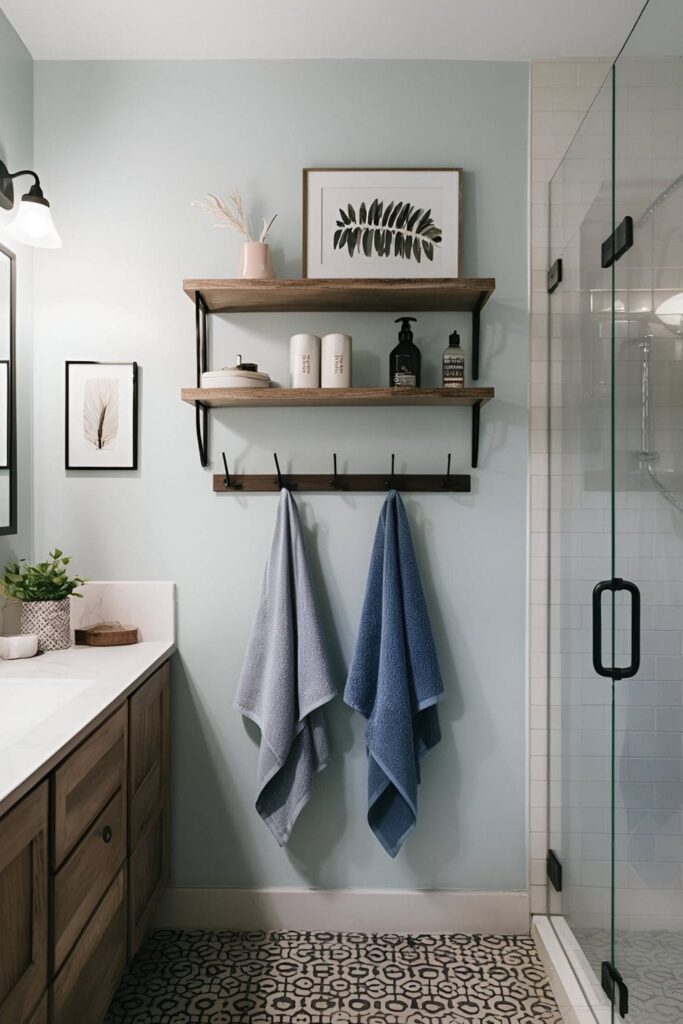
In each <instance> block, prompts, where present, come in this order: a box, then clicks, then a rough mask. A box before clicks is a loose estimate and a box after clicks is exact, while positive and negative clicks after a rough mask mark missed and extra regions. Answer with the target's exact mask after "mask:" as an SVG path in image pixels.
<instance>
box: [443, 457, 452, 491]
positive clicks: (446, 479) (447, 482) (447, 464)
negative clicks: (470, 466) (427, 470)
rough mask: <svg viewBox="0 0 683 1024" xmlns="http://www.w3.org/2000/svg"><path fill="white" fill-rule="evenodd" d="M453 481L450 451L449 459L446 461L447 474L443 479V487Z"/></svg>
mask: <svg viewBox="0 0 683 1024" xmlns="http://www.w3.org/2000/svg"><path fill="white" fill-rule="evenodd" d="M450 481H451V453H450V452H449V453H448V461H447V462H446V475H445V477H444V478H443V480H442V481H441V486H442V487H448V485H449V483H450Z"/></svg>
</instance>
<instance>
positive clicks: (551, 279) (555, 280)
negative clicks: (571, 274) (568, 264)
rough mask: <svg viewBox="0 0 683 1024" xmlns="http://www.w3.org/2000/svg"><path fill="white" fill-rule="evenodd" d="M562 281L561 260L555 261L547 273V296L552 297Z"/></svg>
mask: <svg viewBox="0 0 683 1024" xmlns="http://www.w3.org/2000/svg"><path fill="white" fill-rule="evenodd" d="M561 281H562V260H561V259H559V260H555V262H554V263H553V265H552V267H551V268H550V270H549V271H548V295H552V294H553V292H554V291H555V289H556V288H557V286H558V285H559V284H560V283H561Z"/></svg>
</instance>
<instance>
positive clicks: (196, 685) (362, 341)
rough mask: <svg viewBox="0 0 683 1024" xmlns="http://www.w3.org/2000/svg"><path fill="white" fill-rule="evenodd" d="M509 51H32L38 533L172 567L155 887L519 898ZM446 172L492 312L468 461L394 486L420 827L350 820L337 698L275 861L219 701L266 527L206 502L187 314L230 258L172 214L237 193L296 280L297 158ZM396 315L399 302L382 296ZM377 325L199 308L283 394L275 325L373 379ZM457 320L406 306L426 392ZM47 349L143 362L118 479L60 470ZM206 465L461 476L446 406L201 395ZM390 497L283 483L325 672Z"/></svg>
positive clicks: (471, 269)
mask: <svg viewBox="0 0 683 1024" xmlns="http://www.w3.org/2000/svg"><path fill="white" fill-rule="evenodd" d="M527 75H528V69H527V67H526V66H525V65H522V64H505V63H497V64H488V63H445V62H408V61H406V62H374V61H368V62H342V61H339V62H334V61H329V62H319V61H303V62H277V61H273V62H263V63H261V62H244V63H242V62H228V63H226V62H205V63H193V62H178V63H174V62H172V63H165V62H156V63H151V62H150V63H147V62H144V63H130V62H118V63H97V64H95V63H49V62H48V63H37V64H36V78H35V89H36V100H35V117H36V126H35V135H36V163H37V164H38V165H39V166H40V169H41V174H42V175H43V176H44V178H45V181H46V182H47V181H49V182H50V199H51V200H52V203H53V210H54V214H55V219H56V221H57V223H58V227H59V229H60V231H61V233H62V237H63V240H64V249H63V250H62V251H61V252H59V253H57V254H54V253H41V254H40V255H39V258H38V266H37V324H36V335H37V338H36V344H37V349H36V356H37V358H36V402H35V404H36V428H35V429H36V436H35V458H36V474H35V485H36V509H37V514H36V547H37V551H39V552H42V551H44V550H46V549H47V548H48V547H49V546H51V545H53V544H59V545H60V546H61V547H62V548H64V549H65V550H66V551H69V552H72V553H74V554H75V555H76V565H77V567H78V569H80V570H81V571H82V572H83V573H84V574H85V575H87V576H89V577H91V578H104V579H107V578H116V577H118V578H124V579H125V578H129V579H135V578H142V579H169V578H170V579H175V580H176V581H177V584H178V611H179V634H178V644H179V648H180V652H181V662H182V665H181V667H180V668H179V670H178V672H177V673H176V676H175V681H174V750H173V808H174V821H173V877H174V881H175V883H176V884H180V885H192V884H197V885H235V886H278V885H302V884H303V885H315V886H323V887H346V886H351V887H365V886H367V887H379V888H384V887H386V888H430V887H436V888H474V889H521V888H525V886H526V873H525V642H524V636H525V628H524V625H525V610H524V609H525V575H526V526H525V523H526V463H527V366H528V362H527V270H526V267H527V247H526V245H527V239H526V221H527V167H526V160H527V113H528V110H527V93H528V82H527ZM326 165H327V166H342V167H343V166H351V167H353V166H360V167H372V166H388V167H391V166H397V167H400V166H435V167H448V166H462V167H464V168H465V170H466V174H465V219H464V267H463V273H464V274H465V275H467V276H477V275H481V276H488V275H491V276H494V277H496V279H497V282H498V283H497V289H496V294H495V298H494V300H493V301H492V302H491V304H490V306H489V307H487V310H486V312H485V315H484V318H483V321H484V329H483V361H482V382H483V383H490V384H494V385H495V386H496V389H497V397H496V401H495V402H494V403H492V404H491V405H490V406H488V407H487V408H486V409H485V410H484V413H483V437H482V452H481V470H480V471H479V472H476V473H475V474H474V477H473V490H472V494H471V495H466V496H462V497H458V496H442V495H418V496H412V497H410V498H409V499H408V500H407V506H408V508H409V512H410V517H411V520H412V524H413V529H414V537H415V542H416V546H417V550H418V554H419V557H420V559H421V563H422V566H423V572H424V581H425V588H426V592H427V597H428V601H429V604H430V608H431V611H432V615H433V623H434V628H435V633H436V638H437V642H438V647H439V652H440V656H441V660H442V664H443V670H444V676H445V683H446V691H447V698H446V700H445V701H444V703H443V705H442V711H441V717H442V723H443V733H444V738H443V742H442V743H441V745H440V747H439V748H438V749H437V750H436V752H435V753H434V754H433V755H431V757H430V758H429V760H428V762H426V763H425V768H424V784H423V787H422V789H421V793H420V801H421V803H420V821H419V826H418V829H417V832H416V833H415V834H414V835H413V836H412V837H411V838H410V839H409V841H408V842H407V843H406V846H405V848H404V851H403V852H402V854H401V855H400V856H399V857H398V858H397V860H396V861H390V860H389V858H388V857H387V856H386V855H385V854H384V852H383V851H382V850H381V848H380V847H379V845H378V844H377V842H376V841H375V840H374V838H373V837H372V836H371V834H370V832H369V830H368V828H367V825H366V822H365V812H364V803H365V792H366V760H365V751H364V747H363V739H362V728H361V723H360V722H359V721H358V720H357V719H356V717H355V716H354V715H352V714H351V713H350V712H349V711H348V710H346V709H345V708H344V707H343V706H342V705H341V704H338V706H337V707H336V708H335V709H334V712H333V714H332V725H333V734H334V735H333V741H334V750H335V759H334V764H333V766H332V767H331V768H330V769H328V770H327V771H326V772H325V773H324V774H323V775H322V776H321V777H320V778H319V780H318V781H317V784H316V787H315V794H314V798H313V800H312V802H311V803H310V805H309V806H308V807H307V808H306V810H305V811H304V813H303V815H302V818H301V819H300V821H299V824H298V826H297V828H296V829H295V832H294V836H293V839H292V842H291V845H290V847H289V848H288V849H287V850H285V851H281V850H280V849H279V848H278V847H277V846H276V845H275V843H274V841H273V840H272V838H271V836H270V834H269V833H268V832H267V830H266V829H265V827H264V826H263V824H262V823H261V821H260V819H258V818H257V816H256V814H255V812H254V809H253V806H252V804H253V787H254V779H255V767H256V750H255V747H254V740H253V736H252V735H251V734H250V732H249V731H248V730H246V729H245V727H244V725H243V723H242V721H241V719H240V717H239V716H238V715H237V713H236V712H235V711H234V710H233V709H232V699H233V694H234V691H235V685H236V681H237V677H238V674H239V670H240V665H241V662H242V658H243V654H244V648H245V644H246V640H247V636H248V632H249V629H250V626H251V620H252V616H253V612H254V605H255V601H256V598H257V594H258V591H259V587H260V583H261V576H262V572H263V566H264V561H265V557H266V553H267V550H268V545H269V541H270V536H271V531H272V527H273V521H274V514H275V503H276V499H275V497H273V496H267V495H266V496H248V497H241V498H240V497H233V496H215V495H213V494H212V492H211V476H210V471H208V470H207V471H203V470H202V469H201V468H200V467H199V464H198V459H197V452H196V447H195V439H194V414H193V411H192V410H191V409H190V408H189V407H187V406H184V405H182V404H181V402H180V395H179V392H180V388H181V386H183V385H188V384H192V383H193V375H194V333H193V332H194V313H193V309H192V306H191V305H190V302H189V301H188V299H187V298H186V297H185V296H184V295H183V293H182V289H181V281H182V279H183V277H201V276H207V277H221V276H227V277H230V276H234V274H235V269H236V256H237V249H238V239H237V238H236V237H234V236H233V235H232V234H230V233H228V232H226V231H217V230H214V229H213V228H212V227H211V226H210V221H209V219H208V218H207V217H206V216H205V215H203V214H202V213H200V212H199V211H196V210H192V209H191V208H190V200H191V199H193V198H199V197H201V196H202V194H203V193H204V192H205V191H207V190H211V191H217V192H220V193H224V192H226V191H227V190H228V189H229V188H230V187H231V186H235V185H236V186H238V187H239V188H240V189H241V190H242V192H243V194H244V196H245V197H246V199H247V201H248V203H249V205H250V207H251V208H252V209H253V211H254V214H255V215H256V216H258V217H261V216H263V215H265V214H267V213H270V212H271V211H277V212H278V214H279V217H278V220H277V222H276V227H275V230H274V241H275V260H276V264H277V270H278V272H279V274H280V276H288V275H289V276H298V275H299V273H300V238H301V227H300V225H301V169H302V168H303V167H306V166H326ZM409 312H411V311H410V310H402V309H397V310H396V311H395V313H396V315H398V314H399V313H409ZM392 320H393V317H392V316H389V315H378V314H374V315H360V314H355V315H340V314H330V315H306V316H301V315H286V316H285V315H269V316H265V315H263V316H238V317H235V318H233V319H232V320H231V319H228V318H224V319H220V320H217V321H216V322H215V323H214V337H213V353H214V354H213V364H214V366H222V365H225V364H226V363H229V362H232V360H233V359H234V356H235V355H236V353H238V352H240V353H242V354H243V355H244V357H245V358H249V359H253V360H256V361H258V362H259V363H260V364H261V365H262V366H263V367H264V368H265V369H267V370H268V371H269V372H270V373H271V374H272V375H273V376H274V377H275V378H276V379H277V380H280V381H282V382H285V383H286V380H287V364H288V338H289V335H290V334H292V333H295V332H296V331H307V330H313V331H315V332H316V333H319V334H322V333H325V332H326V331H329V330H344V331H348V332H349V333H351V334H352V335H353V338H354V352H355V360H356V362H355V368H356V370H357V373H356V375H355V383H357V384H362V383H366V384H371V383H382V384H383V383H384V381H385V379H386V375H387V365H388V354H389V351H390V349H391V348H392V346H393V345H394V343H395V337H396V327H395V325H394V324H393V323H392ZM454 327H458V328H459V329H460V330H461V331H462V332H463V335H464V337H465V339H466V345H469V323H468V318H467V317H465V316H443V315H423V316H421V317H420V320H419V323H418V325H417V340H418V343H419V344H420V346H421V348H422V351H423V357H424V361H425V364H426V369H425V380H424V383H426V384H429V383H437V381H438V365H439V362H438V361H439V356H440V353H441V350H442V349H443V348H444V346H445V344H446V338H447V335H448V333H449V332H450V331H451V330H452V329H453V328H454ZM65 359H101V360H108V359H109V360H111V359H117V360H132V359H136V360H138V362H139V363H140V366H141V368H142V369H141V373H142V387H141V433H140V444H141V463H140V470H139V472H137V473H128V474H120V473H119V474H117V473H109V474H100V475H98V476H93V475H92V474H88V473H80V474H79V473H72V474H70V475H68V476H67V475H66V474H65V471H64V468H63V466H64V455H63V434H62V419H63V394H62V392H63V375H64V361H65ZM211 448H212V456H213V460H214V468H215V469H217V465H218V464H217V460H218V458H219V453H220V450H221V449H222V448H225V449H226V450H227V452H228V453H229V455H230V459H231V463H232V465H233V466H238V467H240V468H241V469H242V470H247V471H251V472H266V471H270V470H271V469H272V452H273V450H274V449H275V448H277V450H278V452H279V454H280V456H281V461H282V463H283V465H284V466H285V467H286V468H288V469H289V468H291V469H293V470H294V469H299V470H308V471H325V470H327V469H328V468H329V467H330V465H331V456H332V452H333V451H336V452H338V454H339V458H340V460H341V465H344V464H348V465H350V466H351V467H353V469H355V470H357V471H363V470H372V469H374V470H375V471H376V470H378V469H380V470H381V469H383V468H384V467H386V466H388V460H389V454H390V453H391V452H392V451H395V452H396V455H397V470H403V469H404V468H410V469H412V470H416V471H420V470H421V471H423V472H429V471H433V472H439V471H441V470H443V468H444V467H445V462H446V454H447V452H448V451H449V450H450V451H452V452H453V453H454V460H455V462H454V465H455V467H457V468H458V469H462V470H466V469H467V465H468V454H469V416H468V413H467V411H465V410H462V411H452V412H446V411H442V410H432V409H412V410H411V409H408V410H405V409H404V410H399V409H396V410H380V409H365V410H354V411H348V410H326V409H312V410H288V411H275V410H272V411H268V412H264V411H258V410H236V411H232V412H231V411H230V410H222V411H219V412H218V413H217V414H216V416H215V417H214V426H213V435H212V445H211ZM381 502H382V497H381V495H353V496H349V497H341V496H331V495H329V496H313V497H306V498H305V499H304V500H301V501H300V508H301V511H302V515H303V519H304V521H305V523H306V527H307V535H308V540H309V542H310V556H311V561H312V562H313V565H314V566H315V573H316V576H317V578H318V581H319V584H320V592H321V603H322V609H323V617H324V620H325V622H326V624H327V628H328V631H329V637H330V646H331V649H332V651H333V653H334V660H335V664H336V668H337V672H338V678H339V683H340V686H341V684H342V682H343V679H344V669H345V666H346V664H347V661H348V658H349V655H350V651H351V648H352V645H353V640H354V635H355V631H356V628H357V624H358V616H359V611H360V605H361V600H362V596H363V590H364V584H365V574H366V570H367V564H368V557H369V552H370V547H371V543H372V539H373V534H374V529H375V523H376V519H377V515H378V512H379V509H380V506H381Z"/></svg>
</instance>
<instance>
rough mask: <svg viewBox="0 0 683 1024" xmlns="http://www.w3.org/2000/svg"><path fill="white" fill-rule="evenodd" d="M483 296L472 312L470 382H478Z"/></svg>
mask: <svg viewBox="0 0 683 1024" xmlns="http://www.w3.org/2000/svg"><path fill="white" fill-rule="evenodd" d="M484 299H485V296H483V295H482V296H481V297H480V298H479V300H478V302H477V304H476V306H475V307H474V308H473V310H472V380H479V334H480V330H481V307H482V306H483V305H484Z"/></svg>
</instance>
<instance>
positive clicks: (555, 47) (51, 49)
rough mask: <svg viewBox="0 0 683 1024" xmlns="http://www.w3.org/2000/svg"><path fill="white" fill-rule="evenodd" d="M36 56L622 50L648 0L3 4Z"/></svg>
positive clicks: (603, 53) (479, 56) (443, 55)
mask: <svg viewBox="0 0 683 1024" xmlns="http://www.w3.org/2000/svg"><path fill="white" fill-rule="evenodd" d="M1 2H2V9H3V10H4V12H5V14H6V15H7V17H8V18H9V20H10V21H11V22H12V24H13V25H14V27H15V29H16V30H17V32H18V33H19V35H20V36H21V38H22V39H23V41H24V43H25V44H26V46H27V47H28V49H29V50H30V52H31V53H32V55H33V56H34V57H35V58H36V59H37V60H108V59H109V60H110V59H114V60H120V59H134V58H140V59H149V58H186V59H189V58H196V59H212V58H216V59H217V58H240V57H242V58H244V57H246V58H259V57H260V58H280V57H281V58H292V57H309V58H314V57H362V58H403V59H409V58H412V59H424V58H426V59H439V58H440V59H453V60H466V59H470V60H528V59H530V58H543V57H546V58H554V57H614V56H616V54H617V52H618V50H619V48H620V46H621V45H622V43H623V42H624V40H625V38H626V36H627V34H628V32H629V30H630V28H631V26H632V25H633V23H634V21H635V19H636V17H637V15H638V13H639V11H640V9H641V7H642V5H643V2H644V0H1Z"/></svg>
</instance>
